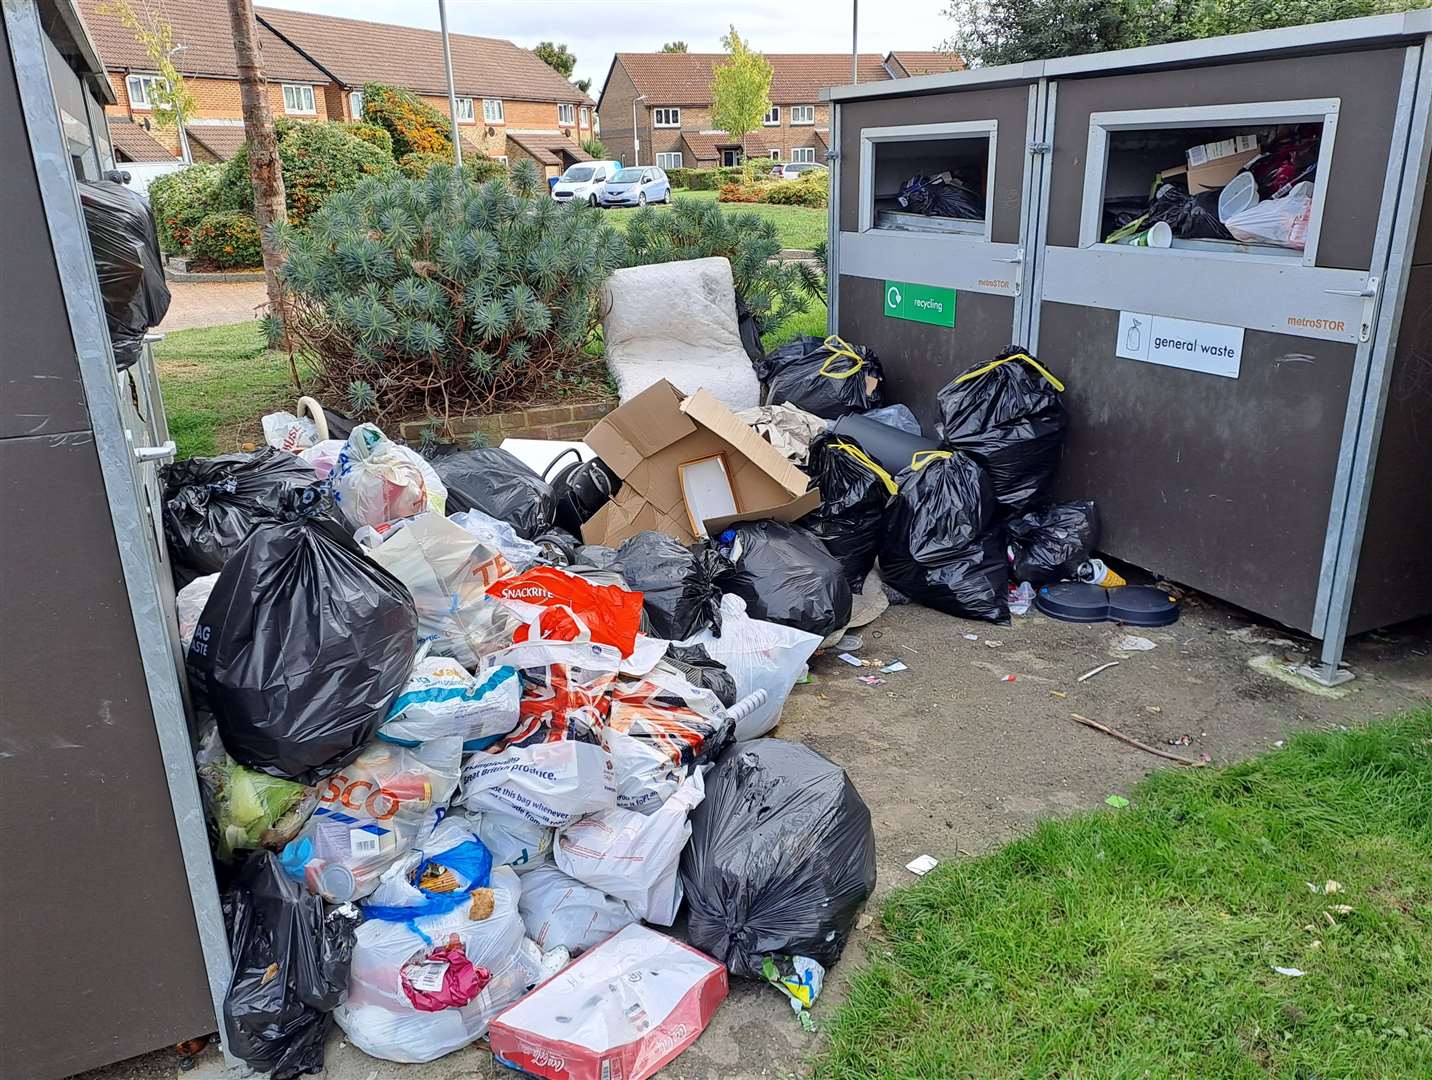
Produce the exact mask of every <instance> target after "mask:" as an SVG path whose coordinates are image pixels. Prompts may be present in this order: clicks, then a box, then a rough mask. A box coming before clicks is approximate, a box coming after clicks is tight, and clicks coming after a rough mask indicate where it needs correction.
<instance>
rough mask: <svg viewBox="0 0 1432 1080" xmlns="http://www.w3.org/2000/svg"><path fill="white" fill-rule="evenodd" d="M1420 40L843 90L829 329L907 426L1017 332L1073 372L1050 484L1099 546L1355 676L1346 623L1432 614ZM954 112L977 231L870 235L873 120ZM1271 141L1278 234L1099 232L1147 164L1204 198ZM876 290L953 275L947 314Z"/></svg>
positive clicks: (1361, 22)
mask: <svg viewBox="0 0 1432 1080" xmlns="http://www.w3.org/2000/svg"><path fill="white" fill-rule="evenodd" d="M1429 34H1432V12H1428V11H1418V12H1410V13H1406V14H1398V15H1384V16H1376V17H1372V18H1367V19H1354V20H1347V21H1344V22H1337V23H1324V24H1319V25H1315V26H1304V27H1295V28H1291V29H1286V30H1275V31H1263V32H1259V33H1254V34H1243V35H1237V36H1233V37H1225V38H1213V39H1208V40H1204V41H1193V42H1183V43H1179V44H1174V45H1164V46H1156V47H1152V48H1147V49H1135V50H1127V51H1122V52H1114V53H1104V54H1099V55H1092V56H1080V57H1068V58H1064V59H1059V60H1050V61H1042V62H1032V63H1027V64H1021V65H1012V66H1008V67H999V68H988V69H975V70H972V71H968V72H959V73H954V74H950V75H937V76H930V77H925V78H917V79H909V80H901V81H900V82H899V83H898V84H894V85H893V86H892V84H889V83H883V84H879V85H871V86H862V87H846V88H840V89H836V90H834V91H832V93H831V99H832V101H833V103H834V104H835V109H834V118H833V124H834V132H835V139H836V141H835V144H834V145H836V146H837V147H838V148H839V150H838V153H839V158H838V160H837V161H836V162H835V163H834V165H835V183H834V191H833V196H832V212H831V218H832V223H831V229H832V236H831V251H832V284H831V304H830V311H831V327H832V330H833V331H834V332H838V333H840V334H841V335H842V336H844V337H846V338H848V339H850V340H853V341H860V342H864V343H867V344H870V345H872V346H873V347H874V348H875V349H876V351H877V352H878V353H879V354H880V357H881V360H882V362H883V363H884V364H885V367H886V370H887V372H888V375H889V385H890V388H891V391H892V394H893V396H894V398H895V399H896V400H904V401H905V402H906V403H907V404H909V405H910V406H911V407H912V408H913V409H914V410H915V412H916V413H917V414H918V415H919V416H920V417H921V419H922V421H924V422H926V423H927V425H928V424H930V423H931V422H932V421H933V419H934V416H933V415H932V409H933V395H934V391H935V390H936V389H938V388H939V387H940V386H941V385H943V383H944V382H945V381H946V380H948V379H949V378H950V377H951V376H952V375H953V374H955V373H957V372H959V371H961V370H963V369H964V368H966V367H968V366H970V365H971V364H973V363H975V362H976V361H978V360H982V359H986V358H988V357H990V356H992V355H993V354H994V353H995V351H996V350H998V349H999V348H1001V347H1002V346H1003V345H1005V344H1006V343H1007V342H1009V341H1014V342H1020V343H1027V344H1028V345H1029V346H1030V348H1031V349H1032V350H1033V351H1035V352H1036V354H1037V355H1039V356H1040V357H1041V359H1043V360H1044V361H1045V362H1047V363H1048V364H1049V365H1050V367H1051V368H1052V369H1053V370H1054V371H1055V372H1056V373H1057V374H1058V375H1059V376H1060V377H1061V378H1062V379H1063V380H1064V381H1065V383H1066V384H1067V387H1068V390H1067V392H1066V394H1065V401H1066V404H1067V406H1068V408H1069V411H1070V416H1071V425H1070V433H1069V438H1068V442H1067V445H1066V447H1065V456H1064V462H1063V465H1062V467H1061V485H1062V494H1063V495H1064V496H1067V497H1080V498H1093V499H1095V500H1096V501H1097V502H1098V503H1099V505H1100V510H1101V517H1102V519H1103V523H1104V535H1103V540H1102V544H1101V547H1102V548H1103V550H1104V551H1106V552H1107V553H1109V554H1110V555H1113V556H1115V557H1117V558H1120V559H1124V560H1127V561H1129V562H1132V563H1135V564H1137V565H1140V566H1144V567H1147V568H1149V569H1151V570H1156V571H1158V572H1159V573H1162V574H1165V575H1167V576H1168V577H1170V578H1173V579H1175V580H1178V581H1182V582H1186V583H1187V584H1189V585H1192V586H1194V587H1195V588H1198V589H1201V590H1203V591H1206V592H1208V593H1210V594H1212V595H1214V596H1218V597H1220V598H1222V599H1224V600H1227V601H1230V602H1232V603H1235V604H1238V605H1240V606H1242V607H1245V608H1248V609H1250V610H1252V611H1254V612H1257V613H1259V614H1261V615H1264V616H1267V617H1269V618H1272V619H1274V620H1276V621H1278V622H1280V623H1282V624H1284V625H1287V626H1291V627H1295V628H1297V629H1299V630H1303V631H1305V632H1307V633H1310V634H1311V635H1313V636H1314V637H1316V638H1319V639H1320V640H1321V641H1322V642H1323V653H1322V658H1321V661H1320V663H1319V664H1317V665H1315V666H1314V667H1313V668H1312V669H1311V672H1310V673H1312V674H1314V675H1315V676H1317V677H1319V678H1321V679H1323V680H1324V681H1337V680H1338V679H1340V678H1346V677H1349V676H1348V675H1347V673H1345V672H1343V673H1339V670H1338V662H1339V659H1340V657H1341V654H1342V646H1343V641H1344V638H1345V637H1346V635H1347V634H1349V633H1357V632H1360V631H1363V630H1368V629H1371V628H1374V627H1377V626H1384V625H1389V624H1391V623H1395V622H1399V621H1402V620H1405V619H1408V618H1412V617H1415V616H1419V615H1424V614H1428V613H1432V543H1429V542H1428V540H1427V537H1428V536H1429V535H1432V495H1429V489H1428V486H1427V481H1426V476H1427V473H1428V467H1429V466H1432V375H1429V372H1432V220H1429V219H1432V208H1428V207H1426V206H1425V204H1426V202H1427V195H1426V191H1427V173H1428V146H1429V106H1432V38H1429ZM1016 98H1019V99H1020V100H1026V99H1027V102H1028V104H1027V108H1026V110H1025V111H1026V115H1027V117H1028V124H1027V126H1026V127H1025V129H1024V130H1023V132H1020V131H1019V130H1018V128H1017V127H1016V126H1015V125H1014V123H1013V120H1012V118H1011V113H1012V112H1013V111H1014V106H1013V102H1014V99H1016ZM976 116H978V117H987V118H990V119H997V120H998V121H999V151H998V159H997V160H996V161H995V164H994V169H993V176H992V177H991V197H990V200H989V204H988V205H989V207H990V213H989V216H990V218H991V223H992V229H991V230H990V232H989V234H988V235H987V236H985V237H970V236H962V235H949V236H946V235H939V234H935V233H930V232H925V233H920V234H913V233H912V234H908V235H907V234H903V233H900V232H897V231H896V230H895V229H891V228H888V227H887V228H882V225H881V222H880V221H879V220H877V218H878V215H871V214H870V213H869V212H868V206H867V204H869V203H871V202H872V201H873V202H876V203H878V200H879V199H880V196H881V195H882V188H881V185H880V179H881V178H880V176H879V174H878V171H877V172H876V173H874V174H872V171H871V170H870V168H869V165H868V159H869V156H870V152H869V145H870V143H869V135H870V132H871V130H872V129H875V130H877V131H878V130H879V129H880V128H886V129H889V130H895V131H898V130H899V128H900V127H901V126H902V125H903V126H906V127H908V126H909V125H913V124H916V123H918V124H932V125H938V124H941V123H951V122H962V121H967V120H968V119H970V118H973V117H976ZM1272 133H1277V137H1281V138H1288V139H1293V140H1306V145H1307V146H1309V147H1311V149H1310V150H1308V153H1309V154H1310V155H1311V158H1310V160H1311V161H1313V162H1314V164H1313V166H1312V168H1311V169H1310V170H1308V171H1307V172H1305V173H1304V177H1311V184H1312V186H1311V189H1307V188H1304V189H1302V190H1303V191H1304V192H1305V193H1310V196H1311V202H1310V209H1307V210H1306V211H1305V213H1304V215H1303V217H1302V218H1301V219H1300V220H1301V222H1302V223H1303V224H1302V226H1301V227H1302V228H1305V229H1306V235H1305V237H1304V238H1303V247H1302V249H1301V250H1299V249H1297V248H1295V247H1292V246H1286V245H1278V244H1274V243H1257V242H1251V241H1249V240H1247V239H1245V240H1243V241H1235V240H1228V239H1226V238H1223V239H1213V238H1206V239H1198V238H1175V239H1173V240H1172V242H1171V243H1170V244H1169V246H1167V247H1156V246H1150V247H1145V246H1131V245H1130V244H1128V243H1106V242H1105V238H1106V237H1107V236H1109V235H1110V223H1111V222H1112V221H1114V220H1116V219H1114V218H1113V217H1112V216H1111V215H1112V214H1113V212H1114V210H1115V209H1117V207H1118V205H1119V203H1120V200H1126V201H1127V200H1130V199H1132V200H1133V202H1134V203H1135V204H1137V203H1138V202H1139V201H1140V198H1142V200H1144V201H1146V200H1147V199H1148V197H1149V196H1150V195H1151V193H1152V190H1153V189H1154V188H1155V187H1157V181H1156V182H1155V183H1154V184H1153V185H1151V184H1150V180H1151V179H1153V178H1154V177H1155V176H1156V175H1160V174H1161V175H1162V176H1168V175H1170V174H1174V173H1177V174H1181V175H1184V179H1185V181H1186V182H1187V185H1188V188H1189V190H1190V191H1195V190H1208V191H1210V192H1212V193H1217V192H1219V191H1220V190H1221V188H1222V185H1223V184H1225V183H1227V181H1228V180H1229V179H1230V178H1231V177H1232V176H1233V175H1234V174H1235V173H1236V172H1237V171H1238V169H1239V168H1241V166H1242V164H1243V163H1246V162H1247V161H1249V160H1252V159H1254V158H1255V157H1256V156H1257V154H1258V152H1259V151H1258V147H1259V146H1260V145H1265V146H1266V145H1269V142H1268V141H1266V140H1270V139H1271V138H1273V137H1274V136H1273V134H1272ZM1260 139H1263V140H1265V141H1264V142H1262V143H1260V142H1259V140H1260ZM1213 145H1216V146H1218V147H1219V149H1217V150H1209V149H1205V148H1206V147H1209V146H1213ZM1235 147H1236V149H1237V151H1238V153H1237V154H1235V155H1233V156H1229V157H1226V158H1223V160H1224V166H1218V165H1217V160H1214V161H1213V165H1214V166H1215V168H1214V169H1213V170H1211V171H1210V170H1209V169H1208V168H1204V167H1202V166H1206V165H1207V164H1208V163H1209V162H1208V157H1209V155H1212V157H1213V158H1215V159H1217V158H1221V157H1222V155H1227V154H1229V152H1230V151H1232V150H1234V148H1235ZM1186 151H1187V153H1188V160H1187V165H1185V164H1184V155H1185V152H1186ZM862 158H864V159H866V160H865V161H862ZM911 160H914V159H911ZM947 160H954V159H952V158H951V159H947ZM1196 165H1197V166H1200V167H1199V168H1195V166H1196ZM1169 166H1176V167H1172V168H1170V167H1169ZM1225 166H1226V167H1227V168H1228V171H1227V172H1226V173H1225V174H1224V175H1222V176H1220V177H1218V179H1217V186H1213V183H1212V181H1211V179H1210V178H1211V177H1212V176H1214V175H1215V174H1216V172H1217V169H1218V168H1223V167H1225ZM1216 197H1217V196H1216V194H1210V195H1207V196H1205V198H1206V199H1208V200H1210V205H1211V201H1212V200H1215V199H1216ZM1253 197H1254V198H1255V199H1256V195H1254V196H1253ZM1289 205H1292V204H1289ZM1302 205H1303V206H1304V207H1308V206H1309V203H1308V202H1307V199H1306V198H1305V199H1304V201H1303V203H1302ZM1265 209H1266V207H1265ZM885 223H886V225H889V224H893V221H892V219H890V218H889V217H888V216H887V217H886V219H885ZM1298 235H1300V236H1301V234H1298ZM1011 248H1012V249H1013V250H1012V251H1011V250H1010V249H1011ZM1005 259H1012V260H1014V261H1012V262H1001V261H998V260H1005ZM996 266H1005V267H1007V268H1011V269H1009V270H1008V271H1007V272H1006V273H1004V274H1000V273H997V272H996V269H995V268H996ZM1006 279H1007V281H1008V284H1009V285H1010V289H1009V291H1008V293H1005V292H1004V291H1003V290H1001V289H999V288H995V287H993V285H996V284H1003V282H1004V281H1005V280H1006ZM887 282H895V283H900V282H909V283H919V284H924V285H936V286H940V285H949V286H954V287H955V288H956V290H957V299H956V300H955V301H954V302H953V304H952V306H953V307H954V309H955V311H956V318H955V320H954V324H953V326H932V325H928V324H923V323H911V322H908V321H905V320H904V319H903V318H892V317H891V312H890V310H889V304H888V302H886V303H885V304H882V296H881V291H882V289H884V288H886V283H887ZM967 316H968V317H967ZM1379 466H1380V467H1379Z"/></svg>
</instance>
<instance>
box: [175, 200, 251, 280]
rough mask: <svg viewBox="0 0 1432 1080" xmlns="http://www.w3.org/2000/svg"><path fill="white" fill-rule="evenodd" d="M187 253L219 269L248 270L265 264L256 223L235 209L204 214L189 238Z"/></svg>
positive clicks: (247, 215) (249, 215)
mask: <svg viewBox="0 0 1432 1080" xmlns="http://www.w3.org/2000/svg"><path fill="white" fill-rule="evenodd" d="M189 250H190V251H191V252H192V253H193V254H194V255H195V256H197V257H198V258H200V259H205V260H207V261H208V262H211V263H213V264H214V265H215V266H217V267H218V268H219V269H220V270H249V269H252V268H253V267H255V266H262V265H263V261H264V256H263V248H262V247H261V246H260V243H259V225H258V222H257V221H255V220H254V217H253V215H252V214H245V213H243V212H242V211H238V210H225V211H221V212H219V213H216V214H207V215H205V217H204V219H203V220H202V221H200V222H199V224H198V225H197V226H195V228H194V232H193V235H192V236H190V238H189Z"/></svg>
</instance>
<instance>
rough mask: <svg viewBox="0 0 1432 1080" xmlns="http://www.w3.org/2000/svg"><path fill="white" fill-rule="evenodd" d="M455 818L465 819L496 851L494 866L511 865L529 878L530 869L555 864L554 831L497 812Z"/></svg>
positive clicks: (469, 813) (464, 813) (462, 812)
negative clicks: (553, 861)
mask: <svg viewBox="0 0 1432 1080" xmlns="http://www.w3.org/2000/svg"><path fill="white" fill-rule="evenodd" d="M454 816H457V817H460V818H463V819H465V820H466V822H467V825H468V828H470V829H472V831H473V832H475V833H477V838H478V839H479V840H481V841H482V842H483V844H484V845H486V847H487V850H488V851H490V852H492V863H493V865H494V866H498V865H502V866H510V867H512V869H513V870H515V871H516V872H517V873H518V874H521V875H526V873H527V872H528V871H529V870H532V869H533V868H535V867H538V866H542V865H543V864H545V863H550V862H551V861H552V830H551V829H550V828H548V827H547V826H545V825H534V824H532V822H530V821H528V820H526V819H525V818H520V817H517V816H516V815H514V814H502V813H498V812H497V811H495V810H485V811H483V812H481V813H473V812H472V811H470V810H460V811H458V812H457V814H456V815H454Z"/></svg>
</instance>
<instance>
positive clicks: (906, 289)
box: [885, 281, 955, 327]
mask: <svg viewBox="0 0 1432 1080" xmlns="http://www.w3.org/2000/svg"><path fill="white" fill-rule="evenodd" d="M885 317H886V318H887V319H905V320H907V321H909V322H921V323H930V324H931V325H933V326H951V327H952V326H954V325H955V290H954V289H941V288H938V287H936V286H934V285H916V284H914V283H913V282H909V281H887V282H886V283H885Z"/></svg>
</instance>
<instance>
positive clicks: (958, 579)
mask: <svg viewBox="0 0 1432 1080" xmlns="http://www.w3.org/2000/svg"><path fill="white" fill-rule="evenodd" d="M921 461H922V463H921V464H920V467H919V468H911V469H908V470H906V471H905V472H903V473H901V474H900V475H899V476H898V477H896V478H895V482H896V484H897V485H899V489H900V490H899V492H898V493H897V494H896V495H895V496H894V497H893V498H892V499H891V500H890V502H889V505H888V506H887V507H886V511H885V538H884V541H883V542H882V544H881V546H880V573H881V575H882V577H883V578H884V579H885V581H886V582H887V583H888V584H889V585H890V586H892V587H893V588H895V589H898V590H899V591H900V592H901V593H903V594H904V595H906V596H908V597H909V598H910V599H911V600H914V601H916V602H917V603H920V604H924V605H925V606H926V607H931V608H934V609H935V610H936V611H943V612H944V613H945V614H947V615H958V616H961V617H963V618H966V619H985V620H988V621H990V622H1003V621H1005V620H1006V619H1008V618H1009V596H1008V589H1007V588H1006V586H1007V585H1008V582H1009V561H1008V558H1007V556H1006V554H1005V543H1004V531H1003V529H1001V528H1000V527H999V526H998V525H996V524H995V523H994V508H995V501H994V494H993V492H992V491H991V490H990V486H989V480H988V478H987V477H986V476H985V473H984V470H983V469H981V468H980V466H979V465H978V464H977V463H976V462H975V461H974V459H973V458H970V457H968V456H966V455H965V454H961V453H959V452H958V451H955V452H952V453H949V452H940V453H936V454H935V455H933V456H931V457H928V458H923V459H921Z"/></svg>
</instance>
